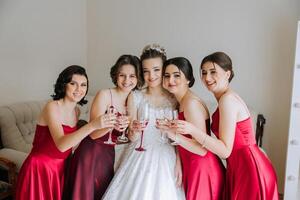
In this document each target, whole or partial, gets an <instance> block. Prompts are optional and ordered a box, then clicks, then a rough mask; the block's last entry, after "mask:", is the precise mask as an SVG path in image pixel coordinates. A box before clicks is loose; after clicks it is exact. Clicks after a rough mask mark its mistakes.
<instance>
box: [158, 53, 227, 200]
mask: <svg viewBox="0 0 300 200" xmlns="http://www.w3.org/2000/svg"><path fill="white" fill-rule="evenodd" d="M163 76H164V78H163V86H164V88H165V89H167V90H168V91H169V92H170V93H172V94H174V96H175V97H176V99H177V101H178V102H179V117H178V118H179V119H180V120H185V121H187V122H190V123H192V124H193V125H194V126H195V127H196V128H197V129H198V130H201V131H203V132H204V133H206V134H207V135H210V117H209V111H208V109H207V107H206V105H205V103H204V102H203V101H202V100H201V99H200V98H199V97H198V96H197V95H196V94H194V93H193V92H192V91H191V90H190V89H189V88H190V87H192V86H193V85H194V82H195V79H194V75H193V68H192V65H191V63H190V62H189V60H188V59H186V58H184V57H176V58H171V59H169V60H167V61H166V62H165V63H164V67H163ZM169 125H171V126H170V128H172V123H170V124H169ZM158 127H159V128H161V129H166V128H167V129H166V130H164V131H166V132H167V135H168V137H169V138H170V139H172V140H174V141H175V142H176V143H177V144H178V146H177V149H178V150H179V154H180V158H181V162H182V169H183V170H182V171H183V186H184V190H185V195H186V199H189V200H193V199H206V200H219V199H222V194H223V185H224V175H225V169H224V166H223V164H222V162H221V160H220V159H219V158H218V157H217V156H216V155H214V154H213V153H211V152H209V151H207V150H206V149H205V148H204V147H203V146H202V145H201V144H200V143H199V142H198V141H197V140H195V139H194V137H192V136H191V135H181V134H178V133H176V132H175V131H172V129H168V127H167V126H158Z"/></svg>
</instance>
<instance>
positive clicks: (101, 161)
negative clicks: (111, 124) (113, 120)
mask: <svg viewBox="0 0 300 200" xmlns="http://www.w3.org/2000/svg"><path fill="white" fill-rule="evenodd" d="M110 98H111V102H110V103H111V104H110V105H112V106H113V105H114V104H113V98H112V93H111V90H110ZM117 115H120V113H118V114H117ZM119 135H120V133H119V132H118V131H116V130H113V132H112V141H114V142H116V140H117V136H119ZM108 138H109V133H106V134H105V135H104V136H102V137H100V138H97V139H95V140H93V139H92V138H91V137H89V136H87V137H86V138H85V139H83V140H82V141H81V143H80V144H79V146H78V147H77V149H76V150H75V151H74V154H73V157H72V158H71V163H70V172H69V174H68V180H67V186H66V188H65V195H64V198H65V199H73V200H83V199H84V200H94V199H101V197H102V196H103V195H104V193H105V191H106V189H107V187H108V186H109V183H110V181H111V180H112V178H113V176H114V163H115V148H114V145H110V144H105V143H104V141H107V140H108Z"/></svg>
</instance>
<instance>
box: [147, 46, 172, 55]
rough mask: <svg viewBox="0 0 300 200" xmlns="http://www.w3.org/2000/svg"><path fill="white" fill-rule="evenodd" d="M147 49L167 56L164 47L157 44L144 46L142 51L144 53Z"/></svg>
mask: <svg viewBox="0 0 300 200" xmlns="http://www.w3.org/2000/svg"><path fill="white" fill-rule="evenodd" d="M149 50H155V51H158V52H159V53H161V54H163V55H164V56H167V55H166V51H165V48H163V47H162V46H160V45H159V44H149V45H147V46H145V47H144V49H143V53H145V52H146V51H149Z"/></svg>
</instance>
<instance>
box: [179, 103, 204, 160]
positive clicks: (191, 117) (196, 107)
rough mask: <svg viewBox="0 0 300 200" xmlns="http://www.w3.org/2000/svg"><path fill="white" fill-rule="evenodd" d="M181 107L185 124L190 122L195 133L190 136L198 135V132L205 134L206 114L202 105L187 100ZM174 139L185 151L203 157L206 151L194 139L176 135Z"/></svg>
mask: <svg viewBox="0 0 300 200" xmlns="http://www.w3.org/2000/svg"><path fill="white" fill-rule="evenodd" d="M182 104H183V105H181V107H182V108H183V110H184V117H185V120H186V121H187V122H190V123H191V124H193V125H194V126H195V130H198V131H195V133H194V134H193V135H192V136H193V137H195V136H194V135H198V134H199V131H201V132H203V133H206V122H205V120H206V118H207V117H208V116H207V113H206V110H205V108H204V107H203V105H202V104H201V103H200V101H199V100H198V99H195V98H189V99H187V100H185V101H184V102H183V103H182ZM176 139H177V140H178V142H179V144H180V145H181V146H182V147H184V148H185V149H187V150H189V151H190V152H193V153H195V154H199V155H201V156H204V155H205V154H206V152H207V151H206V149H205V148H203V147H202V146H201V144H200V143H199V142H198V141H197V140H195V139H193V138H192V139H189V138H187V137H185V136H183V135H177V136H176Z"/></svg>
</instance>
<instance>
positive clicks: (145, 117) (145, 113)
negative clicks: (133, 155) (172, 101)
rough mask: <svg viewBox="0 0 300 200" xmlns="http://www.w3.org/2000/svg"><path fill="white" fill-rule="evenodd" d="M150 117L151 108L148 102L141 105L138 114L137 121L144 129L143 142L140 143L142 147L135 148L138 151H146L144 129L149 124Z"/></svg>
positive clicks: (142, 133)
mask: <svg viewBox="0 0 300 200" xmlns="http://www.w3.org/2000/svg"><path fill="white" fill-rule="evenodd" d="M149 115H150V106H149V104H148V103H147V102H145V103H143V104H142V105H140V107H139V109H138V113H137V119H138V121H139V125H140V126H141V128H142V131H141V141H140V146H139V147H137V148H135V150H136V151H146V149H144V147H143V139H144V129H145V128H146V126H147V125H148V122H149Z"/></svg>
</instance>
